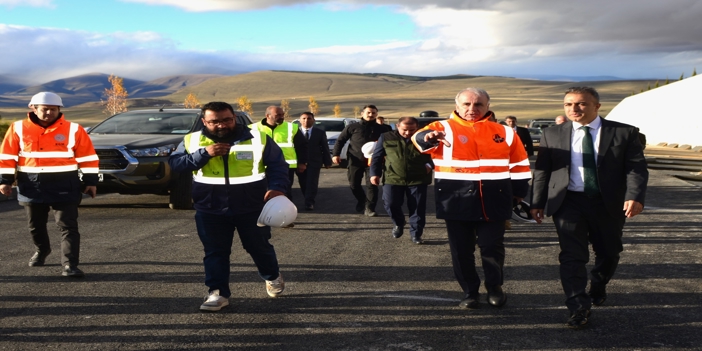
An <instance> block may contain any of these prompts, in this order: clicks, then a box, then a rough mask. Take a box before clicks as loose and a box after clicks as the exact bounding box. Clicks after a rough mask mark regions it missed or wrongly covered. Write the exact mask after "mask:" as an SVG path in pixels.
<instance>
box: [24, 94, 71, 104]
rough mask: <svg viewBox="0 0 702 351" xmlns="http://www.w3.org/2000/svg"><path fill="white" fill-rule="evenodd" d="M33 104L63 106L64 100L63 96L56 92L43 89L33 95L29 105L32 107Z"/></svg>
mask: <svg viewBox="0 0 702 351" xmlns="http://www.w3.org/2000/svg"><path fill="white" fill-rule="evenodd" d="M32 105H34V106H37V105H47V106H61V107H63V101H62V100H61V97H60V96H58V95H56V94H54V93H50V92H48V91H42V92H41V93H38V94H35V95H34V96H32V100H30V101H29V107H32Z"/></svg>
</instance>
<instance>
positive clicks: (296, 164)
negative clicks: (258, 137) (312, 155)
mask: <svg viewBox="0 0 702 351" xmlns="http://www.w3.org/2000/svg"><path fill="white" fill-rule="evenodd" d="M249 127H251V129H252V130H258V131H261V132H264V133H266V134H267V135H268V136H269V137H271V138H272V139H273V141H274V142H275V143H276V144H278V146H280V149H281V150H283V155H284V156H285V162H287V163H288V165H289V171H288V179H289V180H290V186H289V187H288V189H287V190H286V191H285V196H287V197H288V199H290V200H291V201H292V183H293V181H294V180H295V172H296V171H297V173H302V172H304V171H305V170H306V169H307V138H305V135H304V134H302V132H300V125H299V124H296V123H290V122H286V121H285V112H284V111H283V109H282V108H281V107H278V106H268V108H267V109H266V118H264V119H263V120H261V122H258V123H254V124H252V125H250V126H249Z"/></svg>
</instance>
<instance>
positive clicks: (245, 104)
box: [236, 95, 253, 117]
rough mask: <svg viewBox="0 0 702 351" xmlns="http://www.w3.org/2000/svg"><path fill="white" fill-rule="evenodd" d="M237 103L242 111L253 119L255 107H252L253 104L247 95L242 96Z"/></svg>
mask: <svg viewBox="0 0 702 351" xmlns="http://www.w3.org/2000/svg"><path fill="white" fill-rule="evenodd" d="M236 103H237V105H239V110H240V111H244V112H246V113H248V114H249V116H251V117H253V107H252V106H251V104H252V103H251V100H249V98H248V97H247V96H246V95H244V96H240V97H239V98H238V99H237V100H236Z"/></svg>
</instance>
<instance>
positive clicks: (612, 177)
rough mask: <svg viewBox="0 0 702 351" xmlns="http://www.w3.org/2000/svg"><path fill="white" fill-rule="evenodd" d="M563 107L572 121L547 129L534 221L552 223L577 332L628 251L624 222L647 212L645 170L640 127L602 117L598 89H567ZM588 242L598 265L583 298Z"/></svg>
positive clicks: (536, 181)
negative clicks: (548, 218) (624, 243)
mask: <svg viewBox="0 0 702 351" xmlns="http://www.w3.org/2000/svg"><path fill="white" fill-rule="evenodd" d="M563 106H564V109H565V114H566V116H567V117H568V119H569V121H566V122H564V123H562V124H559V125H556V126H553V127H549V128H546V129H544V130H543V135H542V137H541V143H540V146H539V153H538V155H537V157H536V165H535V168H534V184H533V189H532V194H533V199H532V203H531V214H532V216H533V217H534V219H535V220H536V222H537V223H541V221H542V220H543V218H544V215H546V216H553V223H554V224H555V225H556V232H557V233H558V241H559V243H560V246H561V253H560V255H559V256H558V260H559V262H560V274H561V284H562V285H563V292H565V295H566V306H567V307H568V310H569V312H570V318H569V319H568V321H567V324H566V325H567V326H568V327H570V328H574V329H579V328H582V327H584V326H586V325H587V323H588V319H589V317H590V308H591V306H592V305H595V306H600V305H602V304H604V302H605V300H606V299H607V290H606V286H607V283H608V282H609V281H610V279H611V278H612V276H613V275H614V271H615V270H616V268H617V264H618V263H619V253H620V252H622V251H623V246H622V229H623V228H624V221H625V219H626V218H631V217H634V216H636V215H638V214H639V213H641V211H643V207H644V205H643V204H644V198H645V195H646V185H647V183H648V169H647V166H646V159H645V157H644V154H643V147H642V146H641V143H640V141H639V132H638V128H636V127H633V126H630V125H626V124H622V123H618V122H613V121H608V120H605V119H603V118H601V117H600V116H599V115H598V111H599V108H600V96H599V94H598V93H597V91H596V90H595V89H593V88H590V87H574V88H570V89H569V90H568V91H567V92H566V94H565V98H564V101H563ZM588 242H590V243H592V249H593V251H594V252H595V266H594V267H593V269H592V270H591V271H590V290H589V291H588V292H586V291H585V288H586V287H587V281H588V277H587V269H586V266H585V265H586V264H587V262H588V261H589V256H590V252H589V249H588Z"/></svg>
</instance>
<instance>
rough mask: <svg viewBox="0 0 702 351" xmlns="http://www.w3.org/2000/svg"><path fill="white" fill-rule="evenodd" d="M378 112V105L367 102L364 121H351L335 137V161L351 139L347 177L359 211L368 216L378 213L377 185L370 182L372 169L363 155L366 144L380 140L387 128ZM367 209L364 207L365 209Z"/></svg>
mask: <svg viewBox="0 0 702 351" xmlns="http://www.w3.org/2000/svg"><path fill="white" fill-rule="evenodd" d="M377 116H378V108H377V107H375V105H366V106H365V107H363V110H362V111H361V118H362V119H361V123H352V124H349V125H348V126H346V127H345V128H344V130H343V131H341V134H339V137H338V138H337V139H336V144H335V145H334V151H333V153H332V154H333V156H332V162H334V164H339V162H340V161H341V157H339V155H341V150H342V149H343V148H344V145H346V141H349V148H348V152H347V154H346V155H347V158H348V162H349V167H348V173H347V175H348V178H349V186H350V187H351V192H352V193H353V196H354V197H355V198H356V212H364V214H365V215H366V216H369V217H375V216H376V213H375V206H376V205H377V204H378V186H377V185H373V184H371V182H370V173H369V170H368V166H369V163H368V159H367V158H366V157H365V156H364V155H363V151H362V150H361V149H362V148H363V145H364V144H366V143H368V142H372V141H378V138H379V137H380V134H383V133H385V132H386V131H387V129H385V127H384V126H382V125H380V124H378V123H376V122H375V118H376V117H377ZM364 176H365V179H366V186H367V187H368V190H367V191H366V192H365V193H364V192H363V187H362V186H361V181H362V180H363V178H364ZM364 209H365V211H364Z"/></svg>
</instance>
